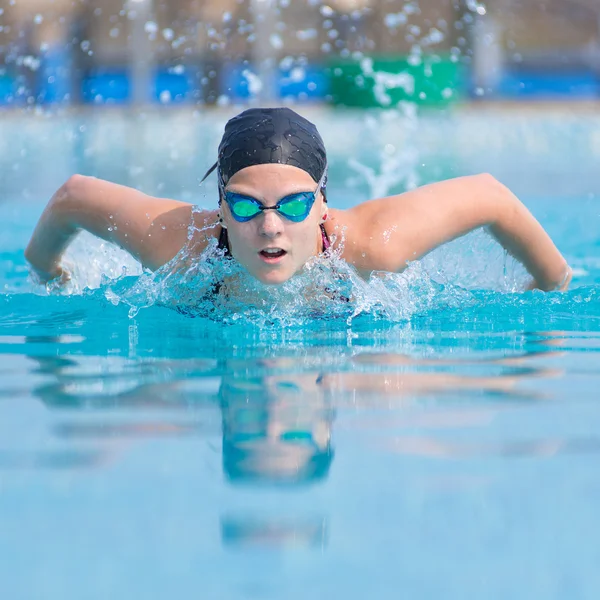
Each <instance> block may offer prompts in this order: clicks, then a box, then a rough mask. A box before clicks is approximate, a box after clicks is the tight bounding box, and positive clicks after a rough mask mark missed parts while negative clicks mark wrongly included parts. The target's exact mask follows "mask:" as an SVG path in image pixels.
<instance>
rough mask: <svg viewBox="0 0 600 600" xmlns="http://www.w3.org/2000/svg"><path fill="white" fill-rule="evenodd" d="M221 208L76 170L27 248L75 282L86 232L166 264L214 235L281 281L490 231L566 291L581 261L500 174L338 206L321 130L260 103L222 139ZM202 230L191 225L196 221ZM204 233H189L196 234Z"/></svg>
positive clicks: (49, 275) (42, 272) (42, 273)
mask: <svg viewBox="0 0 600 600" xmlns="http://www.w3.org/2000/svg"><path fill="white" fill-rule="evenodd" d="M213 170H216V172H217V178H218V185H219V207H218V209H216V210H204V211H198V210H197V209H194V206H193V205H191V204H188V203H185V202H179V201H176V200H170V199H165V198H155V197H151V196H148V195H146V194H144V193H142V192H140V191H138V190H135V189H131V188H128V187H125V186H122V185H117V184H115V183H111V182H108V181H103V180H99V179H96V178H94V177H86V176H81V175H74V176H72V177H71V178H70V179H69V180H68V181H67V182H66V183H65V184H64V185H63V186H61V188H60V189H59V190H58V191H57V192H56V193H55V194H54V196H53V197H52V199H51V200H50V202H49V203H48V205H47V207H46V208H45V210H44V211H43V213H42V215H41V217H40V219H39V222H38V224H37V226H36V228H35V230H34V232H33V235H32V237H31V240H30V242H29V244H28V246H27V248H26V250H25V256H26V258H27V260H28V261H29V262H30V264H31V266H32V269H33V272H34V273H35V274H36V275H37V276H38V277H39V278H40V280H41V281H50V280H53V279H56V278H58V279H61V278H62V279H66V278H68V277H69V274H68V272H67V271H66V270H65V269H64V267H63V265H62V263H61V257H62V255H63V253H64V251H65V249H66V248H67V246H68V244H69V243H70V241H71V240H72V239H73V237H74V236H75V235H76V234H77V233H78V232H79V231H80V230H87V231H89V232H91V233H92V234H94V235H96V236H98V237H100V238H102V239H104V240H106V241H109V242H112V243H114V244H116V245H118V246H120V247H121V248H123V249H125V250H126V251H128V252H129V253H130V254H132V255H133V256H134V257H135V258H136V259H137V260H139V261H140V262H141V264H142V265H143V266H144V267H146V268H149V269H151V270H156V269H158V268H159V267H161V266H162V265H164V264H166V263H168V262H169V261H170V260H172V259H173V257H175V256H176V255H177V254H178V252H179V251H180V250H181V249H182V248H184V247H186V248H187V250H188V259H189V258H190V257H191V258H193V257H199V256H200V255H201V254H202V252H203V251H204V250H205V249H206V248H207V246H208V244H209V243H210V241H211V239H217V240H218V241H219V246H220V247H221V248H222V249H223V252H224V253H225V254H228V255H230V256H231V257H232V258H233V259H234V260H236V261H238V262H239V263H240V264H241V265H242V266H243V267H244V269H245V270H246V271H247V272H248V273H250V274H251V275H252V276H253V277H255V278H256V279H258V280H259V281H261V282H263V283H266V284H279V283H283V282H285V281H287V280H288V279H290V278H291V277H293V276H294V275H295V274H296V273H298V272H300V271H301V270H302V269H303V267H304V265H305V264H306V263H307V261H309V260H310V259H311V257H313V256H315V255H318V254H320V253H323V252H328V251H332V250H333V251H336V252H338V253H339V256H340V257H341V258H342V259H343V260H345V261H346V262H347V263H349V264H350V265H352V266H353V267H354V268H355V269H356V270H357V271H358V273H359V274H360V275H361V276H362V277H364V278H367V277H368V276H369V275H370V273H371V272H372V271H389V272H400V271H402V270H403V269H405V268H406V266H407V264H408V263H409V262H410V261H414V260H416V259H418V258H420V257H422V256H423V255H425V254H427V253H428V252H430V251H431V250H433V249H434V248H436V247H438V246H439V245H441V244H443V243H445V242H448V241H450V240H453V239H455V238H457V237H459V236H461V235H464V234H466V233H468V232H470V231H472V230H474V229H477V228H479V227H487V228H488V230H489V231H490V233H491V234H492V235H493V236H494V237H495V238H496V239H497V240H498V242H499V243H500V244H502V246H503V247H504V248H505V249H506V250H507V251H508V252H509V253H510V254H512V255H513V256H514V257H515V258H516V259H517V260H519V261H520V262H522V263H523V265H524V266H525V268H526V269H527V270H528V272H529V273H530V274H531V276H532V282H531V286H530V287H532V288H533V287H535V288H539V289H541V290H546V291H549V290H565V289H567V287H568V285H569V283H570V281H571V269H570V268H569V266H568V265H567V262H566V260H565V259H564V258H563V256H562V255H561V253H560V252H559V250H558V249H557V248H556V246H555V245H554V243H553V242H552V240H551V239H550V237H549V236H548V234H547V233H546V232H545V231H544V229H543V228H542V226H541V225H540V224H539V223H538V221H537V220H536V219H535V218H534V217H533V215H532V214H531V213H530V212H529V210H528V209H527V208H526V207H525V206H524V205H523V204H522V203H521V202H520V201H519V200H518V199H517V198H516V197H515V196H514V194H512V193H511V192H510V191H509V190H508V189H507V188H506V187H505V186H503V185H502V184H501V183H499V182H498V181H497V180H496V179H494V178H493V177H492V176H490V175H476V176H470V177H461V178H457V179H451V180H447V181H442V182H439V183H434V184H430V185H426V186H423V187H421V188H418V189H416V190H412V191H408V192H405V193H403V194H399V195H396V196H390V197H387V198H379V199H375V200H370V201H367V202H363V203H361V204H358V205H357V206H354V207H352V208H350V209H348V210H340V209H335V208H329V206H328V204H327V198H326V184H327V158H326V152H325V146H324V144H323V140H322V139H321V136H320V135H319V133H318V131H317V129H316V127H315V126H314V125H313V124H312V123H310V122H309V121H307V120H306V119H305V118H303V117H302V116H300V115H298V114H297V113H295V112H294V111H292V110H290V109H289V108H252V109H249V110H246V111H244V112H242V113H241V114H240V115H238V116H236V117H234V118H233V119H231V120H230V121H229V122H228V123H227V125H226V127H225V133H224V135H223V139H222V140H221V143H220V145H219V152H218V159H217V162H216V163H215V165H214V166H213V168H212V169H210V170H209V172H208V173H207V174H206V175H205V177H206V176H208V175H209V174H210V173H211V172H212V171H213ZM190 227H191V229H190ZM189 231H193V235H191V236H188V232H189Z"/></svg>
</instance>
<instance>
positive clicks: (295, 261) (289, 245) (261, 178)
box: [221, 164, 325, 284]
mask: <svg viewBox="0 0 600 600" xmlns="http://www.w3.org/2000/svg"><path fill="white" fill-rule="evenodd" d="M316 187H317V183H316V182H315V181H314V180H313V178H312V177H311V176H310V175H309V174H308V173H307V172H306V171H303V170H302V169H299V168H297V167H292V166H290V165H279V164H264V165H254V166H251V167H246V168H245V169H242V170H241V171H238V172H237V173H235V175H233V177H232V178H231V179H230V180H229V182H228V183H227V187H226V189H227V191H232V192H235V193H237V194H242V195H244V196H251V197H252V198H255V199H256V200H258V201H259V202H261V203H262V204H264V205H265V206H276V205H277V203H278V202H279V201H280V200H282V199H283V198H285V197H287V196H290V195H292V194H296V193H299V192H311V193H312V192H314V191H315V189H316ZM324 210H325V206H324V202H323V195H322V194H321V192H320V191H319V193H318V195H317V199H316V201H315V203H314V204H313V206H312V209H311V211H310V213H309V215H308V217H306V219H304V221H300V222H294V221H290V220H289V219H286V217H284V216H283V215H280V214H279V213H278V212H277V211H275V210H266V211H263V212H261V213H260V214H259V215H258V216H256V217H254V218H253V219H251V220H250V221H246V222H244V223H240V222H238V221H236V220H235V219H234V218H233V217H232V215H231V212H230V210H229V206H228V205H227V203H226V202H223V203H222V204H221V213H222V215H223V220H224V225H226V226H227V231H228V236H229V245H230V248H231V254H232V255H233V257H234V258H235V259H236V260H237V261H238V262H239V263H241V264H242V265H243V266H244V267H245V268H246V269H247V270H248V272H249V273H250V274H251V275H253V276H254V277H256V278H257V279H258V280H259V281H262V282H263V283H270V284H277V283H283V282H284V281H287V280H288V279H289V278H290V277H292V276H293V275H295V274H296V273H298V272H299V271H301V270H302V268H303V267H304V265H305V264H306V262H307V261H308V260H309V259H310V258H311V257H312V256H315V255H316V254H318V253H319V252H321V251H322V247H321V246H322V241H321V232H320V229H319V222H320V220H321V217H322V215H323V212H324Z"/></svg>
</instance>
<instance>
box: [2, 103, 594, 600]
mask: <svg viewBox="0 0 600 600" xmlns="http://www.w3.org/2000/svg"><path fill="white" fill-rule="evenodd" d="M324 117H325V116H324V115H321V118H323V119H324ZM223 118H224V116H223ZM356 118H357V117H356V116H355V115H337V116H335V117H327V119H328V120H327V125H326V126H325V130H324V135H325V137H326V141H327V142H328V144H329V145H330V147H331V148H332V150H331V155H332V182H331V192H330V194H331V202H332V203H336V205H338V206H348V205H351V204H352V203H353V202H356V201H358V200H359V199H360V198H361V197H366V196H367V195H368V194H369V191H370V189H372V188H373V187H375V186H384V187H385V186H389V187H390V188H391V189H392V190H395V189H397V188H399V187H400V188H401V187H402V186H404V185H407V184H410V181H411V179H416V180H418V181H426V180H428V179H431V178H435V177H436V176H439V175H440V174H443V175H459V174H463V173H468V172H473V171H478V170H488V171H490V172H492V173H494V174H496V175H497V176H498V177H500V178H501V179H502V180H503V181H505V182H506V183H509V184H510V185H511V187H512V188H513V189H515V191H516V192H517V193H519V195H521V196H522V198H523V200H524V201H525V202H526V203H527V205H528V206H529V207H530V208H531V210H532V211H533V212H534V214H535V215H536V216H537V217H538V218H539V219H540V221H541V222H542V224H543V225H544V226H545V227H546V228H547V229H548V231H549V232H550V233H551V235H552V236H553V238H554V239H555V240H556V242H557V244H558V246H559V247H560V249H561V250H562V251H563V253H564V254H565V256H566V257H567V259H568V260H569V261H570V263H571V264H572V265H573V266H574V268H575V273H576V275H575V278H574V282H573V286H572V289H571V291H569V292H568V293H564V294H562V293H550V294H543V293H540V292H527V293H523V292H520V291H513V290H515V289H517V288H518V286H519V283H520V282H522V280H523V273H522V272H521V271H520V270H519V267H518V266H517V265H515V264H514V263H512V262H511V261H510V260H506V258H505V257H504V255H503V254H502V252H501V251H499V250H498V249H497V248H496V247H495V246H494V244H493V243H492V242H491V241H490V240H488V239H487V238H486V237H485V236H484V235H481V234H476V235H474V236H470V237H469V238H467V239H466V240H463V241H460V242H455V243H454V244H452V245H450V246H449V247H446V248H443V249H440V250H438V251H436V252H435V253H434V254H433V255H431V256H430V257H427V258H426V259H425V260H423V261H422V262H421V263H419V264H417V265H413V266H412V267H411V269H409V271H408V274H405V275H403V276H402V277H399V278H397V279H392V280H385V281H384V282H383V283H382V282H381V280H378V281H374V282H372V283H371V285H370V286H367V287H366V288H365V289H362V288H360V289H359V288H356V289H355V291H356V293H357V295H358V296H359V297H360V298H361V302H362V304H360V306H353V308H352V311H351V312H350V313H349V314H347V313H344V314H341V313H336V312H335V310H333V309H332V310H331V313H325V314H322V312H321V313H319V314H312V315H311V314H310V313H306V312H304V313H303V312H302V311H301V310H300V309H299V307H298V306H297V305H295V306H293V307H291V308H290V309H289V310H288V309H286V307H285V305H284V304H283V300H285V297H284V296H281V297H280V298H279V300H281V302H282V307H281V308H278V310H279V312H276V313H275V314H274V313H273V311H269V310H264V309H262V312H261V308H260V306H259V307H255V308H254V309H253V310H252V311H250V312H246V313H245V312H243V311H242V312H241V313H235V314H237V317H236V316H235V314H230V315H229V318H226V317H227V315H224V314H223V312H218V311H217V312H213V313H210V314H207V315H205V316H200V317H199V318H194V319H192V318H189V317H186V316H183V315H181V314H178V313H177V312H176V311H174V310H172V309H170V308H167V307H163V306H158V305H156V304H153V303H152V302H148V301H144V298H141V297H140V295H142V296H143V293H144V290H146V291H147V290H149V289H151V287H147V286H146V287H144V286H141V287H140V284H139V282H140V281H143V277H142V279H141V280H140V279H139V269H138V270H136V265H135V264H134V263H132V261H129V260H128V259H127V258H126V257H124V256H123V255H121V254H119V253H118V252H115V251H114V250H113V249H111V248H107V247H106V246H105V245H102V244H100V243H99V242H97V241H94V240H91V239H84V240H83V241H82V242H81V241H80V243H79V246H75V249H74V250H72V252H71V257H72V258H73V259H75V260H78V261H79V263H80V265H82V266H81V267H80V269H79V270H78V271H77V272H76V277H75V279H76V282H75V283H76V284H77V285H76V286H75V287H74V288H73V289H71V290H70V291H69V295H58V294H51V295H47V294H46V293H45V292H44V290H42V289H40V288H38V287H36V286H35V285H33V284H32V283H31V282H30V281H29V280H28V277H27V268H26V265H25V262H24V259H23V249H24V247H25V245H26V243H27V240H28V237H29V235H30V234H31V231H32V228H33V225H34V223H35V220H36V218H37V216H38V215H39V214H40V212H41V210H42V208H43V205H44V203H45V201H46V200H47V198H48V197H49V195H50V194H51V192H52V191H53V187H55V186H57V185H59V184H60V180H61V179H62V178H65V177H66V176H68V175H69V174H70V172H73V171H81V172H91V173H95V174H98V175H100V176H112V178H114V179H118V180H120V181H123V182H124V183H130V184H132V185H138V186H139V187H141V188H142V189H144V190H146V191H148V192H150V193H161V194H163V195H173V196H176V197H180V198H181V197H183V198H185V199H189V200H191V201H197V202H199V203H200V204H203V203H205V204H206V205H208V204H209V203H210V190H209V191H206V192H205V191H203V190H201V189H199V188H198V187H197V175H198V172H200V171H202V170H203V169H202V167H203V166H204V165H205V164H207V163H209V162H210V159H211V158H212V156H211V155H210V152H208V153H207V151H206V149H205V147H206V145H207V144H208V143H209V142H210V143H212V142H213V141H214V138H215V136H216V135H217V134H216V131H217V129H218V128H217V127H216V126H215V127H214V132H212V133H211V132H209V133H207V127H208V126H209V122H210V121H211V120H212V117H210V116H209V117H208V121H203V117H193V118H191V117H190V120H191V122H192V124H193V125H192V126H191V127H190V126H188V124H185V125H184V126H183V127H181V128H178V127H173V124H172V123H170V124H169V123H167V124H165V123H163V122H162V121H161V120H159V119H157V118H156V117H155V116H151V117H148V119H146V121H144V123H143V125H140V126H139V129H135V128H133V129H131V131H133V132H134V133H135V134H136V135H133V136H131V138H132V139H129V141H128V142H127V143H125V142H123V143H122V144H120V145H119V144H117V145H116V146H115V145H114V144H115V139H124V138H122V137H118V136H117V134H119V135H120V134H122V133H123V131H126V130H127V128H129V127H133V126H132V125H131V124H127V123H126V121H127V120H126V119H124V120H123V121H119V116H118V114H117V115H115V114H111V115H110V116H109V117H108V116H105V119H106V123H105V124H104V127H100V124H99V118H98V120H94V119H92V118H91V117H89V116H88V117H85V116H80V117H77V118H73V117H55V118H41V117H39V118H38V120H37V121H35V118H34V117H30V118H26V119H24V120H23V121H22V122H21V123H20V124H18V125H15V124H14V123H9V122H7V123H6V128H7V129H9V130H10V128H11V127H13V128H15V131H14V132H13V133H14V135H15V137H14V139H15V140H16V141H15V142H14V143H13V144H10V145H9V144H6V146H4V147H3V148H2V149H1V152H0V161H1V162H2V165H3V169H2V182H1V183H2V184H3V188H4V190H5V194H6V196H5V197H4V202H3V203H2V204H1V205H0V216H1V217H2V226H1V227H0V242H1V246H0V252H1V254H0V288H1V289H2V292H1V294H0V353H1V355H2V356H1V357H0V580H1V581H2V590H3V593H2V597H6V598H11V599H26V600H29V599H33V598H44V599H45V600H46V599H47V600H53V599H55V598H61V599H65V598H86V599H88V598H89V599H104V598H131V597H134V596H137V597H141V598H165V597H174V598H188V597H201V598H211V599H212V598H219V599H221V598H223V599H229V598H232V599H241V598H261V599H262V598H274V599H275V598H276V599H280V598H290V599H295V598H298V599H300V598H308V597H313V598H337V597H339V598H349V599H354V598H357V599H362V598H367V597H369V598H370V597H378V598H398V597H410V598H423V599H428V598H439V597H445V598H457V599H458V598H461V599H462V598H467V597H483V598H490V599H505V598H528V599H529V598H557V599H558V598H561V599H562V598H568V599H574V598H590V599H591V598H595V597H596V596H597V589H598V586H599V585H600V576H598V574H597V565H598V564H599V561H600V546H599V545H598V544H597V543H596V537H597V534H598V533H599V532H600V517H599V516H598V510H597V506H598V501H599V500H600V477H599V475H598V468H597V462H598V453H599V451H600V437H599V435H598V430H599V426H600V408H599V407H598V405H597V400H598V391H597V390H598V384H599V377H598V373H599V371H600V358H599V356H600V355H599V354H598V351H599V350H600V261H599V260H598V249H599V248H600V234H599V233H598V231H599V229H598V226H597V224H598V218H599V213H600V210H599V209H598V204H597V200H596V197H597V196H596V195H597V194H598V192H600V184H599V183H598V181H597V177H596V170H595V164H596V162H595V161H596V159H595V156H594V154H593V149H594V146H593V144H595V143H596V142H595V140H597V139H600V138H596V137H594V136H595V135H596V134H597V132H598V129H599V127H598V122H597V119H595V117H593V115H587V116H586V115H582V116H581V117H578V118H577V119H575V118H573V117H570V118H571V121H570V122H568V123H567V124H565V120H564V119H565V118H566V117H564V116H563V117H561V118H560V119H559V118H558V117H557V118H556V119H555V120H553V119H552V115H550V116H546V115H544V116H536V118H532V116H531V115H524V116H523V115H514V114H513V115H510V114H509V115H508V116H507V115H502V114H499V115H493V116H490V115H489V114H486V115H475V116H473V115H463V116H459V117H449V118H448V119H447V120H442V121H439V120H438V119H437V118H434V117H426V116H425V117H423V118H422V120H421V121H420V122H419V124H418V125H414V123H413V124H412V125H413V126H414V127H415V129H414V130H413V132H412V134H413V136H414V137H415V138H417V137H418V138H419V139H424V140H426V141H427V144H429V145H428V146H427V148H419V147H415V148H413V150H414V152H413V153H412V154H411V152H409V151H408V150H410V148H408V147H407V148H405V149H404V150H403V151H402V152H400V153H399V154H398V155H397V161H396V162H395V163H393V164H392V165H391V166H392V167H395V168H396V170H395V171H394V169H390V172H393V173H396V175H397V172H398V169H400V168H402V169H405V170H404V171H403V173H404V175H403V176H402V177H398V178H397V179H398V180H397V181H391V180H390V179H389V178H388V179H385V178H384V179H385V181H383V182H382V181H381V178H380V179H379V180H378V179H377V177H375V180H374V181H372V182H371V183H369V182H368V181H366V180H365V179H364V177H366V176H365V175H364V172H363V175H361V174H360V172H357V170H356V168H354V167H352V159H355V160H360V165H363V166H366V167H369V168H373V169H375V170H376V171H377V169H378V165H379V166H381V167H382V170H384V169H383V167H385V165H388V166H389V163H387V162H386V160H388V159H386V158H385V156H386V153H387V154H390V152H389V149H388V150H385V148H386V144H390V143H391V142H390V140H389V139H386V137H387V136H389V135H390V133H389V123H388V127H382V129H381V131H382V133H381V135H380V136H376V135H374V134H373V132H376V131H377V127H376V126H377V125H379V126H383V125H385V121H384V120H383V122H382V119H383V118H382V117H380V116H376V117H373V119H374V123H369V122H368V121H365V123H364V124H363V125H361V126H360V127H362V129H361V130H360V131H359V132H357V133H356V136H358V137H360V138H361V139H362V140H366V141H365V142H364V143H365V144H367V145H368V147H362V146H361V147H359V146H356V145H353V144H352V143H351V142H352V140H350V141H347V147H342V146H343V144H342V143H341V141H340V139H339V136H340V135H341V132H343V131H345V130H348V129H349V128H348V123H349V122H353V123H355V122H356V121H355V120H356ZM386 118H387V117H386ZM349 119H350V121H349ZM315 120H317V119H315ZM148 122H150V124H148ZM586 124H587V125H586ZM392 125H394V123H392ZM395 125H397V126H398V127H399V128H400V126H401V125H402V123H396V124H395ZM168 127H171V129H170V131H171V132H172V137H173V138H174V139H175V140H176V142H177V144H173V145H170V146H169V148H165V147H164V146H163V145H162V143H161V142H160V140H161V139H164V137H161V134H162V132H163V131H164V130H165V129H166V128H168ZM82 128H83V130H82ZM94 128H96V131H95V133H94V134H93V135H92V134H91V133H90V131H92V130H93V129H94ZM482 129H485V130H486V131H485V135H487V136H488V137H487V138H486V139H487V141H486V142H485V144H484V142H483V141H480V142H478V138H477V135H482V136H483V135H484V134H483V133H481V131H482ZM17 130H18V131H17ZM211 131H212V130H211ZM583 131H585V132H586V133H585V136H588V137H582V132H583ZM449 132H454V135H452V136H451V135H449ZM367 133H369V135H370V137H369V136H368V135H367ZM519 133H520V134H521V135H518V134H519ZM417 134H419V135H417ZM490 134H493V135H492V137H491V138H490V137H489V136H490ZM468 135H471V140H472V141H471V146H469V147H468V148H467V149H464V148H463V150H461V149H460V148H462V146H461V142H460V140H459V138H460V136H464V137H467V136H468ZM86 136H87V137H86ZM115 136H117V137H115ZM202 136H204V138H202ZM211 136H212V137H211ZM494 136H496V137H494ZM536 136H537V137H536ZM352 139H354V138H352ZM442 139H445V140H454V141H452V142H450V143H451V144H456V146H453V147H450V148H448V147H447V146H444V145H443V144H442ZM531 139H534V142H532V141H531ZM140 140H146V141H147V142H148V143H147V144H146V145H139V144H140V143H141V142H140ZM528 140H529V141H528ZM404 142H405V143H408V142H406V140H404ZM478 143H481V146H480V147H479V150H478V151H477V148H474V146H477V144H478ZM586 144H587V146H586ZM581 145H583V146H586V147H587V150H588V152H587V153H586V152H584V151H583V149H581V148H580V146H581ZM409 146H410V144H409ZM113 147H114V151H111V149H112V148H113ZM208 147H210V146H208ZM136 148H142V149H141V150H140V153H141V155H138V154H136V152H135V150H136ZM194 165H199V167H198V168H197V172H196V171H195V170H194V168H195V167H194ZM359 171H360V167H359ZM436 173H437V175H436ZM361 177H363V179H361ZM369 186H371V188H369ZM394 186H396V187H394ZM570 189H571V191H569V190H570ZM123 267H125V271H126V274H125V276H124V277H122V278H121V279H120V280H118V281H116V282H115V280H114V277H118V276H119V275H120V274H121V271H122V268H123ZM103 276H104V279H103V278H102V277H103ZM136 283H138V287H137V288H135V285H136ZM86 286H87V287H86ZM132 290H133V292H132ZM188 292H189V290H188ZM275 298H276V299H277V297H275ZM146 300H147V299H146ZM394 307H396V308H397V310H393V309H394ZM132 308H133V309H134V310H132ZM221 308H222V307H221ZM132 315H134V316H132Z"/></svg>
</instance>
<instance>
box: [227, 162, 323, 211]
mask: <svg viewBox="0 0 600 600" xmlns="http://www.w3.org/2000/svg"><path fill="white" fill-rule="evenodd" d="M326 176H327V167H326V168H325V170H324V171H323V175H322V176H321V179H320V180H319V183H318V184H317V189H316V190H315V191H314V192H299V193H297V194H290V195H289V196H286V197H285V198H282V199H281V200H280V201H279V202H278V203H277V204H276V205H275V206H265V205H264V204H263V203H262V202H259V201H258V200H257V199H256V198H252V196H245V195H243V194H237V193H236V192H230V191H226V190H223V198H224V199H225V202H227V206H229V210H230V211H231V216H232V217H233V218H234V219H235V220H236V221H238V222H240V223H245V222H246V221H250V220H251V219H254V217H256V216H258V215H259V214H260V213H262V212H264V211H266V210H276V211H277V212H278V213H279V214H280V215H282V216H284V217H285V218H286V219H288V220H289V221H294V222H295V223H299V222H300V221H304V219H306V217H308V215H309V214H310V211H311V209H312V207H313V204H314V203H315V201H316V199H317V196H318V194H319V190H320V189H321V187H322V186H323V184H324V182H325V177H326Z"/></svg>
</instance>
